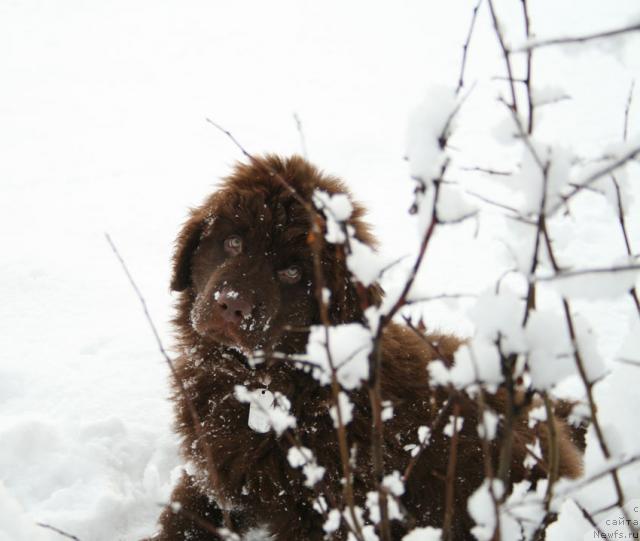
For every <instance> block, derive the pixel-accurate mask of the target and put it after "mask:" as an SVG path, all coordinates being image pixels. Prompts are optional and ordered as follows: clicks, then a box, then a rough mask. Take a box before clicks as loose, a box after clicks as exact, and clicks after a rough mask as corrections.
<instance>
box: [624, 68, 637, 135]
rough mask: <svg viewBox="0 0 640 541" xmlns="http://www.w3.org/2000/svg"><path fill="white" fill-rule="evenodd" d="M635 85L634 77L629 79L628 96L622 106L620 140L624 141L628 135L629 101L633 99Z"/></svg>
mask: <svg viewBox="0 0 640 541" xmlns="http://www.w3.org/2000/svg"><path fill="white" fill-rule="evenodd" d="M635 85H636V81H635V79H634V80H633V81H631V87H630V88H629V97H628V98H627V105H626V107H625V108H624V128H623V130H622V140H623V141H626V140H627V139H628V137H629V111H630V110H631V102H632V101H633V89H634V87H635Z"/></svg>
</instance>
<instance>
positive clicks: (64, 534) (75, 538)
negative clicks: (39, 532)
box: [36, 522, 80, 541]
mask: <svg viewBox="0 0 640 541" xmlns="http://www.w3.org/2000/svg"><path fill="white" fill-rule="evenodd" d="M36 526H40V527H41V528H46V529H47V530H51V531H54V532H56V533H57V534H58V535H61V536H62V537H66V538H67V539H73V540H74V541H80V539H79V538H78V537H76V536H75V535H71V534H70V533H67V532H65V531H63V530H60V529H59V528H56V527H55V526H51V525H50V524H44V523H42V522H36Z"/></svg>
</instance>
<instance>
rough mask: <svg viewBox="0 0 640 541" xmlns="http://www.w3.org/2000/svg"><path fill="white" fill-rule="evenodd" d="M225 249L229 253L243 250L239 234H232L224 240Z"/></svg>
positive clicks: (237, 252)
mask: <svg viewBox="0 0 640 541" xmlns="http://www.w3.org/2000/svg"><path fill="white" fill-rule="evenodd" d="M224 251H225V252H227V253H228V254H229V255H238V254H239V253H241V252H242V239H241V238H240V237H239V236H238V235H231V236H230V237H227V238H226V239H225V241H224Z"/></svg>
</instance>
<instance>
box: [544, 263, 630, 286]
mask: <svg viewBox="0 0 640 541" xmlns="http://www.w3.org/2000/svg"><path fill="white" fill-rule="evenodd" d="M636 270H640V264H637V265H615V266H612V267H598V268H593V269H580V270H573V271H571V270H560V269H559V270H558V271H557V272H555V273H554V274H552V275H551V276H537V277H536V278H535V280H534V282H554V281H556V280H562V279H564V278H573V277H575V276H584V275H586V274H610V273H616V272H629V271H636Z"/></svg>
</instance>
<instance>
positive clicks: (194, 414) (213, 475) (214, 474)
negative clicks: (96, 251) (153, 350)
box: [105, 233, 232, 530]
mask: <svg viewBox="0 0 640 541" xmlns="http://www.w3.org/2000/svg"><path fill="white" fill-rule="evenodd" d="M105 237H106V239H107V242H108V243H109V246H111V250H112V251H113V253H114V254H115V256H116V258H117V259H118V261H119V262H120V265H121V266H122V269H123V270H124V272H125V274H126V276H127V279H128V280H129V283H130V284H131V286H132V287H133V289H134V291H135V293H136V295H137V297H138V299H139V300H140V304H141V305H142V309H143V311H144V315H145V318H146V320H147V323H148V324H149V326H150V327H151V330H152V332H153V335H154V337H155V339H156V343H157V345H158V349H159V350H160V353H161V354H162V356H163V357H164V360H165V361H166V363H167V366H168V367H169V371H170V372H171V376H172V377H173V380H174V381H175V383H176V385H177V386H178V390H179V391H180V394H181V396H182V397H183V398H184V399H185V402H186V404H187V408H188V409H189V414H190V415H191V422H192V424H193V429H194V431H195V433H196V436H197V438H198V441H201V442H202V444H203V446H204V452H205V460H206V464H207V473H208V474H209V482H210V483H211V488H212V489H213V490H214V492H215V494H216V496H217V497H218V498H219V499H220V500H221V501H222V502H225V501H226V496H225V494H224V492H223V491H222V489H221V483H220V476H219V474H218V470H217V468H216V465H215V462H214V460H213V454H212V452H211V447H210V446H209V444H208V440H207V438H206V437H204V436H205V434H204V432H203V430H202V420H201V419H200V416H199V415H198V411H197V409H196V407H195V405H194V403H193V401H192V400H191V398H190V397H189V393H187V390H186V388H185V386H184V382H183V381H182V378H181V377H180V376H179V375H178V372H177V371H176V369H175V366H174V364H173V361H172V360H171V357H169V355H168V353H167V352H166V350H165V349H164V346H163V344H162V340H161V339H160V335H159V334H158V330H157V329H156V326H155V324H154V322H153V319H152V317H151V314H150V313H149V309H148V308H147V302H146V300H145V298H144V296H143V295H142V292H141V291H140V289H139V288H138V285H137V284H136V282H135V280H134V279H133V276H132V275H131V273H130V272H129V268H128V267H127V264H126V263H125V261H124V259H123V258H122V256H121V255H120V252H119V251H118V249H117V248H116V245H115V244H114V242H113V241H112V240H111V237H110V236H109V234H108V233H105ZM222 508H223V516H224V522H225V526H226V527H227V528H228V529H229V530H232V524H231V517H230V515H229V512H228V511H225V510H224V509H227V508H228V506H227V505H223V506H222Z"/></svg>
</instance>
